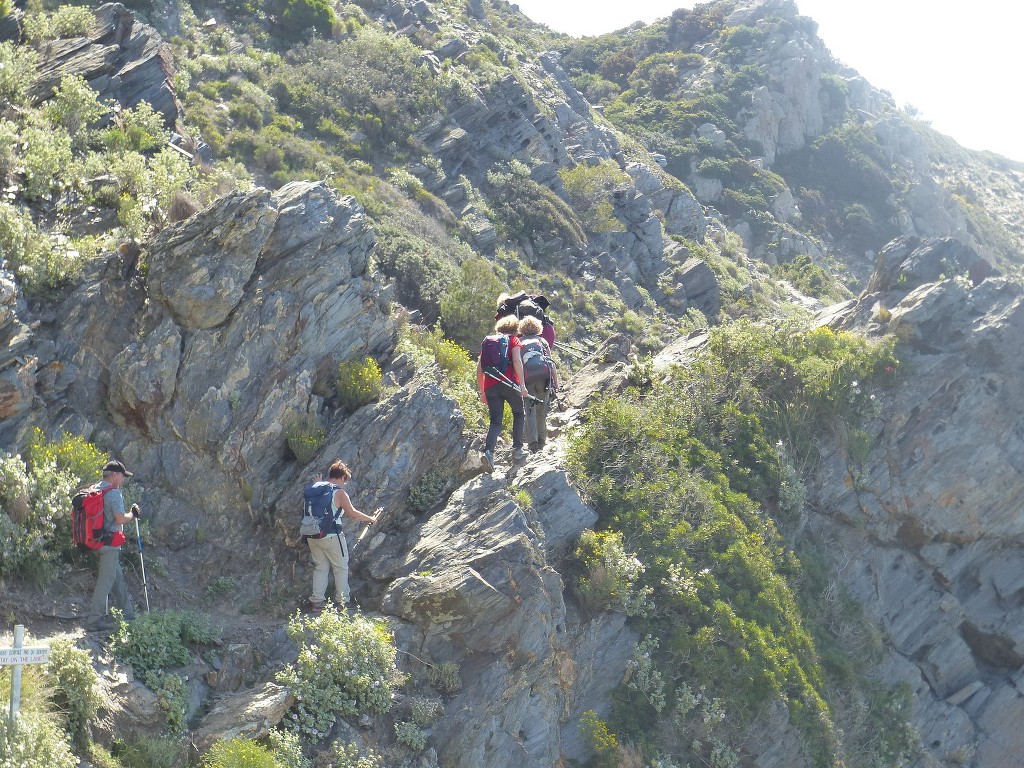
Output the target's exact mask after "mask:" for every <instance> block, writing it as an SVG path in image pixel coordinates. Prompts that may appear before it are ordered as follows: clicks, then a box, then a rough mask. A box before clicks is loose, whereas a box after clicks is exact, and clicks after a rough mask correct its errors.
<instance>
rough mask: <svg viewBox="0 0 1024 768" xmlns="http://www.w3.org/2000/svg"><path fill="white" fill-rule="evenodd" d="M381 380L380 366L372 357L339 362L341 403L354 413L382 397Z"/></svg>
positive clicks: (337, 381)
mask: <svg viewBox="0 0 1024 768" xmlns="http://www.w3.org/2000/svg"><path fill="white" fill-rule="evenodd" d="M381 380H382V374H381V370H380V366H379V365H377V361H376V360H374V359H373V358H372V357H364V358H363V359H362V360H345V361H342V362H340V363H338V378H337V380H336V384H337V391H338V403H339V405H341V407H342V408H344V409H345V410H347V411H348V412H350V413H352V412H354V411H356V410H358V409H359V408H362V407H363V406H364V405H366V404H367V403H372V402H373V401H374V400H376V399H377V398H378V397H380V392H381Z"/></svg>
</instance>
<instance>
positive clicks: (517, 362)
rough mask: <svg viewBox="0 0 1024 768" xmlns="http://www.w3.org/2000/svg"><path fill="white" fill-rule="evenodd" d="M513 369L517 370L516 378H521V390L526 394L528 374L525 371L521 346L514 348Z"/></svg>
mask: <svg viewBox="0 0 1024 768" xmlns="http://www.w3.org/2000/svg"><path fill="white" fill-rule="evenodd" d="M512 369H513V370H514V371H515V372H516V378H517V379H518V380H519V382H520V384H519V391H520V392H522V393H523V394H526V384H525V382H526V374H525V373H523V353H522V351H521V350H520V349H519V347H513V348H512Z"/></svg>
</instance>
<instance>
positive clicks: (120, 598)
mask: <svg viewBox="0 0 1024 768" xmlns="http://www.w3.org/2000/svg"><path fill="white" fill-rule="evenodd" d="M96 555H97V557H99V559H100V564H99V572H98V573H97V574H96V589H94V590H93V593H92V602H90V603H89V615H88V616H87V617H86V621H87V622H90V623H91V622H95V621H98V620H99V619H100V618H102V617H103V615H104V614H106V612H107V595H109V596H110V598H111V607H112V608H120V609H121V610H122V611H123V612H124V617H125V618H126V619H134V618H135V606H134V605H132V599H131V597H130V596H129V594H128V588H127V587H126V586H125V583H124V573H122V572H121V560H120V555H121V548H120V547H103V548H101V549H100V550H98V551H97V553H96Z"/></svg>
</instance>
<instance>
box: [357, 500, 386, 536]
mask: <svg viewBox="0 0 1024 768" xmlns="http://www.w3.org/2000/svg"><path fill="white" fill-rule="evenodd" d="M383 514H384V507H377V511H376V512H374V513H373V516H372V517H371V516H370V515H366V516H365V522H366V527H365V528H363V530H362V531H360V532H359V537H358V538H357V539H356V544H358V543H359V542H361V541H362V540H363V539H364V538H365V537H366V532H367V531H368V530H370V526H371V525H376V524H377V521H378V520H379V519H380V516H381V515H383Z"/></svg>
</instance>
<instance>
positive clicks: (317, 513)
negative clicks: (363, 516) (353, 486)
mask: <svg viewBox="0 0 1024 768" xmlns="http://www.w3.org/2000/svg"><path fill="white" fill-rule="evenodd" d="M340 487H341V486H340V485H335V484H334V483H329V482H327V481H325V480H321V481H319V482H316V483H311V484H309V485H307V486H306V487H305V489H304V490H303V491H302V498H303V501H304V517H303V519H304V520H305V518H308V517H314V518H316V519H317V520H318V521H319V524H320V525H319V527H320V533H317V534H304V535H305V536H307V537H308V538H310V539H322V538H323V537H324V536H326V535H327V534H329V533H339V528H338V521H337V520H336V519H335V517H334V512H333V510H332V509H331V500H332V499H333V498H334V492H335V491H336V490H338V489H339V488H340ZM300 532H301V531H300Z"/></svg>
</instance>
